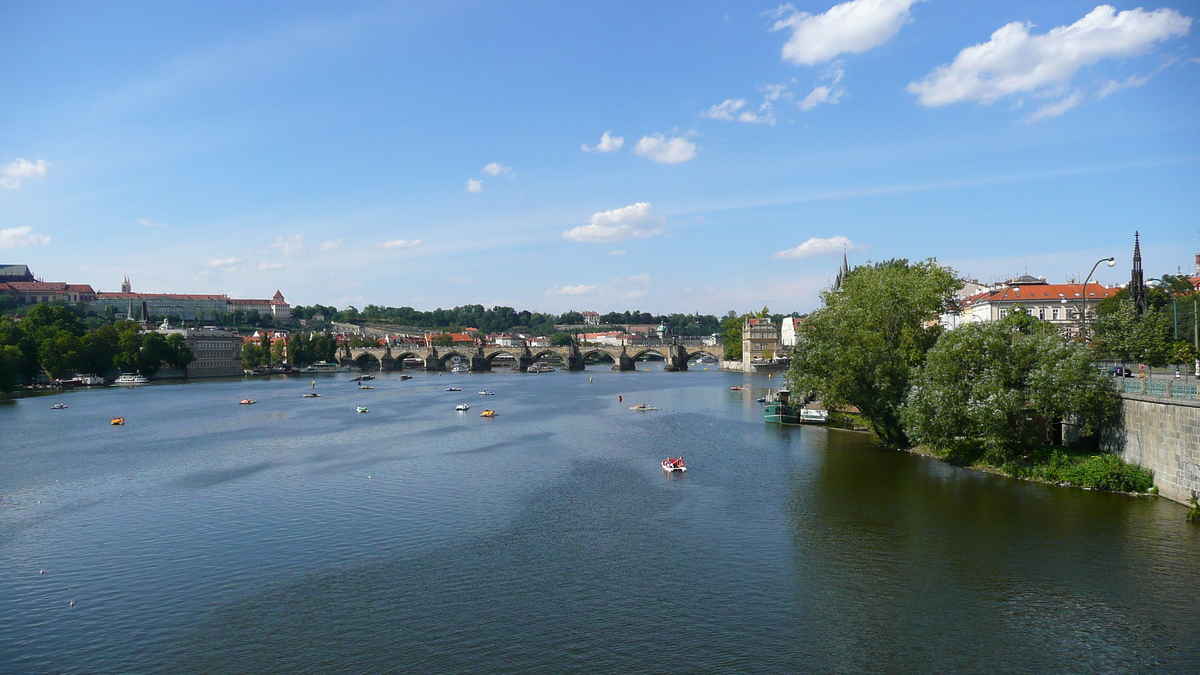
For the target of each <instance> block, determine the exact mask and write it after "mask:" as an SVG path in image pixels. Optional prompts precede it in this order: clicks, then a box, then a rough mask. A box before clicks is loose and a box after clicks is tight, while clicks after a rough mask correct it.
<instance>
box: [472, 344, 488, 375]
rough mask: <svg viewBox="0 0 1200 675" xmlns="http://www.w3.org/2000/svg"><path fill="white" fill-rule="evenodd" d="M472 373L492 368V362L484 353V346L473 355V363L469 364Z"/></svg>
mask: <svg viewBox="0 0 1200 675" xmlns="http://www.w3.org/2000/svg"><path fill="white" fill-rule="evenodd" d="M468 367H469V368H470V369H471V372H472V373H482V372H486V371H489V370H491V369H492V362H491V361H488V360H487V357H486V356H484V355H483V347H480V348H479V351H478V352H476V353H475V354H472V355H471V363H470V365H469V366H468Z"/></svg>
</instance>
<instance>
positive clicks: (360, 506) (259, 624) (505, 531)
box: [0, 369, 1200, 674]
mask: <svg viewBox="0 0 1200 675" xmlns="http://www.w3.org/2000/svg"><path fill="white" fill-rule="evenodd" d="M415 375H416V378H415V379H413V380H411V381H407V382H399V381H397V380H396V376H395V375H389V376H387V377H386V378H385V379H381V380H379V381H377V382H375V383H373V384H374V386H375V387H376V388H375V389H374V390H372V391H360V390H358V389H357V388H355V386H354V385H352V384H348V383H346V382H345V380H346V379H347V378H348V376H347V375H337V376H318V385H317V386H318V390H319V391H321V392H322V394H323V396H322V398H319V399H302V398H300V394H301V393H303V392H304V391H305V390H307V389H308V388H309V382H310V381H311V378H304V379H291V380H286V379H283V380H280V379H276V380H273V381H246V382H240V381H239V382H233V381H228V382H204V383H192V384H188V385H186V386H178V385H154V386H148V387H142V388H138V389H130V390H126V389H109V390H104V391H90V392H77V393H71V394H67V395H63V396H60V397H57V398H38V399H26V400H22V401H19V402H17V403H15V404H11V405H0V672H3V673H29V674H36V673H345V672H363V673H366V672H372V673H389V672H392V673H416V672H425V673H438V672H447V673H451V672H460V673H462V672H471V673H525V672H539V673H634V672H646V673H698V672H761V673H782V672H820V673H825V672H861V671H873V672H905V671H921V672H1045V673H1059V672H1113V673H1127V672H1197V671H1200V632H1198V629H1197V626H1198V625H1200V622H1197V620H1196V612H1197V608H1198V607H1200V528H1196V527H1189V526H1187V525H1186V524H1185V523H1184V522H1183V516H1184V509H1183V508H1182V507H1180V506H1178V505H1176V504H1172V503H1170V502H1167V501H1165V500H1157V499H1147V498H1141V499H1139V498H1130V497H1124V496H1117V495H1109V494H1101V493H1096V492H1086V491H1082V490H1074V489H1062V488H1052V487H1047V486H1043V485H1034V484H1028V483H1018V482H1013V481H1010V480H1007V479H1003V478H999V477H995V476H989V475H983V474H978V473H973V472H969V471H963V470H959V469H955V468H953V467H949V466H946V465H944V464H940V463H937V462H934V461H931V460H927V459H923V458H919V457H914V456H910V455H906V454H901V453H895V452H887V451H882V450H878V449H876V448H875V447H874V445H873V444H872V442H871V440H870V439H869V438H867V437H865V436H863V435H859V434H853V433H849V432H839V431H834V430H829V431H827V430H824V429H817V428H787V429H780V428H778V427H769V426H766V425H764V424H763V422H762V416H761V415H762V413H761V408H760V407H759V406H758V405H757V404H754V403H753V398H754V396H755V395H757V393H756V392H755V391H748V392H744V393H742V392H731V391H730V390H729V386H730V385H732V384H735V383H737V382H740V381H742V380H743V377H744V376H742V375H733V374H727V373H717V372H703V371H693V372H689V373H662V372H651V373H644V372H637V373H615V372H611V371H608V370H604V369H596V370H589V371H587V372H586V373H582V374H581V373H564V372H557V373H552V374H545V375H521V374H515V373H493V374H488V375H477V376H470V377H468V376H465V375H462V376H451V375H446V376H437V375H429V374H424V373H416V374H415ZM589 377H593V378H594V380H595V381H594V382H589V381H588V378H589ZM747 381H749V382H750V383H752V384H753V385H755V386H768V385H773V384H775V381H774V380H767V379H765V378H761V379H760V378H747ZM451 384H459V385H461V386H462V387H463V389H465V390H466V391H464V392H461V393H451V392H446V391H444V389H445V388H446V387H447V386H450V385H451ZM483 388H488V389H492V390H494V391H495V392H496V394H497V395H496V396H493V397H486V398H485V397H481V396H477V395H476V394H475V392H476V391H478V390H479V389H483ZM619 394H623V395H624V397H625V400H624V402H623V403H618V401H617V396H618V395H619ZM245 396H251V397H253V398H255V399H257V400H258V402H259V403H258V405H255V406H238V405H237V401H238V400H239V399H241V398H243V397H245ZM57 400H62V401H65V402H66V403H68V404H69V406H70V407H69V408H68V409H67V410H60V411H55V410H50V404H51V403H52V402H54V401H57ZM464 401H465V402H468V403H470V404H471V405H472V410H471V412H470V413H467V414H465V415H459V414H456V413H454V412H453V407H454V404H456V403H459V402H464ZM641 401H646V402H649V403H651V404H653V405H655V406H658V407H659V408H662V409H663V411H661V412H649V413H634V412H631V411H629V410H628V407H629V406H630V405H633V404H634V403H638V402H641ZM360 404H368V405H370V408H371V412H370V413H369V414H366V415H359V414H356V413H355V412H354V407H355V406H356V405H360ZM484 407H493V408H496V409H498V410H499V412H500V417H498V418H495V419H491V420H487V419H480V418H479V412H480V411H481V410H482V409H483V408H484ZM117 414H121V415H125V416H126V417H127V418H128V424H127V425H126V426H125V427H111V426H109V424H108V420H109V418H110V417H111V416H113V415H117ZM678 454H683V455H685V456H686V457H687V460H688V466H689V467H690V469H691V470H690V471H689V472H688V473H687V474H686V475H683V476H664V475H663V473H662V471H661V470H660V469H659V467H658V462H659V460H661V459H662V458H663V457H664V456H666V455H678ZM42 570H44V571H45V573H44V574H40V573H39V572H40V571H42ZM72 601H74V602H75V605H74V606H73V607H72V606H70V604H69V603H70V602H72Z"/></svg>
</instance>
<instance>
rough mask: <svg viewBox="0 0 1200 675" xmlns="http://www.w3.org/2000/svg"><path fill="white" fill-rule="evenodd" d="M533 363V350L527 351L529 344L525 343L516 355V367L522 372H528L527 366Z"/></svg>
mask: <svg viewBox="0 0 1200 675" xmlns="http://www.w3.org/2000/svg"><path fill="white" fill-rule="evenodd" d="M532 365H533V352H531V351H529V345H525V349H524V350H522V351H521V355H520V356H518V357H517V369H518V370H520V371H521V372H522V373H528V372H529V366H532Z"/></svg>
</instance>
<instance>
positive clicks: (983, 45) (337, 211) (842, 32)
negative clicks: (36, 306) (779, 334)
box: [0, 0, 1200, 313]
mask: <svg viewBox="0 0 1200 675" xmlns="http://www.w3.org/2000/svg"><path fill="white" fill-rule="evenodd" d="M1197 17H1200V3H1197V2H1169V3H1167V4H1148V5H1143V6H1141V7H1139V6H1137V5H1114V6H1112V7H1108V6H1102V5H1098V4H1097V3H1096V2H1094V1H1093V2H1075V1H1072V0H1060V1H1059V2H1054V3H1045V2H1023V1H1007V2H999V1H992V2H970V1H957V2H950V1H949V0H930V1H928V2H912V1H910V0H854V2H850V3H845V4H840V5H836V6H835V4H834V3H833V2H829V1H828V0H826V1H825V2H793V3H792V4H791V5H783V6H780V5H778V4H776V3H761V4H754V3H748V2H745V1H744V0H743V1H741V2H677V3H675V2H655V3H645V2H629V3H603V4H600V3H562V2H546V3H539V2H524V3H473V2H438V3H352V2H338V3H307V4H303V5H301V4H300V3H283V2H280V3H266V2H263V3H254V4H253V5H252V7H251V8H250V9H247V6H246V3H225V2H214V1H211V0H210V1H206V2H195V3H184V2H180V3H149V2H147V3H119V4H117V3H114V4H102V3H77V4H72V3H53V2H46V3H4V4H2V5H0V58H3V60H4V62H5V64H6V65H5V68H3V69H2V70H0V92H3V96H2V97H0V101H2V104H0V105H2V109H3V114H2V115H0V262H4V263H8V262H12V263H27V264H29V265H30V266H31V267H32V268H33V269H34V271H35V272H36V273H37V274H38V275H39V276H42V277H44V278H45V279H46V280H55V281H68V282H75V283H90V284H92V285H93V286H94V287H96V288H97V290H108V291H111V290H117V288H118V286H119V284H120V280H121V277H122V276H123V275H125V274H128V275H129V276H130V277H131V278H132V280H133V283H134V288H135V290H142V291H153V292H196V293H228V294H230V295H233V296H238V297H262V296H269V295H270V294H271V293H273V292H274V291H275V290H276V289H277V288H278V289H282V290H283V292H284V294H285V295H286V296H287V297H288V299H289V300H290V301H292V302H294V303H299V304H311V303H314V302H320V303H323V304H335V305H337V306H339V307H340V306H345V305H348V304H354V305H356V306H359V307H362V306H363V305H365V304H368V303H375V304H387V305H394V306H399V305H410V306H413V307H417V308H421V309H432V308H434V307H438V306H441V307H450V306H453V305H458V304H465V303H482V304H484V305H487V306H491V305H495V304H503V305H509V306H515V307H518V308H530V309H540V310H544V311H562V310H566V309H572V308H573V309H596V310H600V311H608V310H614V309H616V310H624V309H635V308H636V309H641V310H643V311H651V312H672V311H683V312H691V311H701V312H714V313H723V312H725V311H726V310H729V309H736V310H738V311H745V310H749V309H756V308H760V307H762V306H763V305H769V306H770V307H771V308H772V309H773V310H775V311H784V312H787V311H808V310H811V309H813V308H815V307H816V306H818V304H819V300H818V297H817V293H818V292H819V291H820V290H821V289H822V288H823V287H825V286H827V285H828V284H829V282H830V281H831V279H832V277H833V275H834V273H835V272H836V270H837V266H838V264H839V263H840V256H841V253H842V251H843V250H847V251H848V253H849V256H850V260H851V262H852V263H861V262H865V261H867V260H881V259H886V258H893V257H906V258H911V259H921V258H926V257H936V258H938V259H939V260H940V261H942V262H943V263H946V264H949V265H951V266H953V267H954V268H955V269H957V270H959V271H961V272H962V273H964V274H966V275H969V276H972V277H976V278H979V279H981V280H984V281H986V280H991V279H996V278H1000V277H1006V276H1014V275H1017V274H1021V273H1023V272H1024V271H1025V270H1026V268H1027V269H1028V271H1029V272H1030V273H1031V274H1036V275H1044V276H1046V277H1047V278H1048V279H1049V280H1051V281H1059V282H1061V281H1063V280H1064V279H1066V278H1068V277H1069V276H1071V275H1079V276H1083V275H1085V274H1086V273H1087V271H1088V269H1090V268H1091V264H1092V263H1093V262H1094V261H1095V260H1096V259H1097V258H1099V257H1105V256H1108V255H1116V256H1117V257H1118V260H1119V261H1120V264H1119V265H1118V266H1117V267H1116V268H1115V269H1112V270H1109V269H1108V268H1102V269H1101V270H1100V271H1099V272H1098V273H1097V275H1098V278H1099V279H1100V280H1101V281H1103V282H1106V283H1113V282H1119V281H1123V280H1125V279H1127V278H1128V269H1129V264H1128V262H1129V256H1130V253H1131V246H1132V237H1133V231H1134V230H1135V229H1137V230H1140V231H1141V232H1142V235H1143V242H1144V251H1145V256H1146V260H1147V262H1146V267H1147V270H1148V271H1149V273H1150V274H1152V275H1157V274H1160V273H1164V272H1174V271H1175V270H1176V268H1177V267H1182V268H1183V269H1184V270H1190V269H1191V268H1192V266H1193V261H1194V255H1195V254H1196V253H1200V217H1198V216H1200V133H1197V132H1198V131H1200V105H1198V104H1200V58H1198V57H1200V46H1197V44H1196V37H1195V36H1196V33H1197V31H1198V30H1200V28H1198V27H1197V26H1196V25H1195V19H1196V18H1197ZM606 133H607V134H608V135H607V139H605V136H604V135H605V134H606ZM617 139H620V141H618V140H617Z"/></svg>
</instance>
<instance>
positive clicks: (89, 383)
mask: <svg viewBox="0 0 1200 675" xmlns="http://www.w3.org/2000/svg"><path fill="white" fill-rule="evenodd" d="M75 382H76V383H78V384H79V386H81V387H98V386H100V385H102V384H104V378H103V377H100V376H99V375H92V374H90V373H83V374H80V375H76V376H75Z"/></svg>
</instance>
